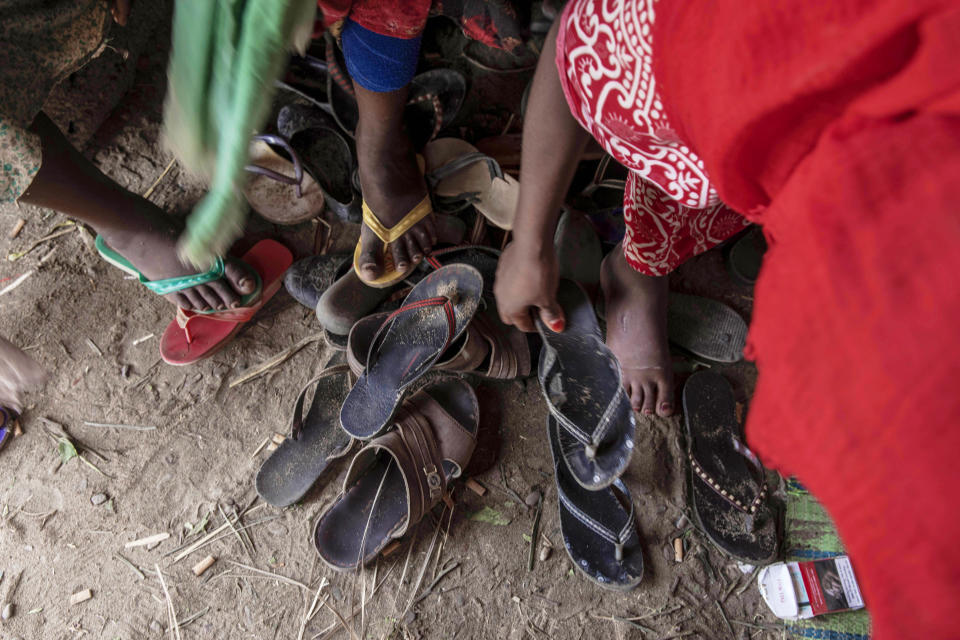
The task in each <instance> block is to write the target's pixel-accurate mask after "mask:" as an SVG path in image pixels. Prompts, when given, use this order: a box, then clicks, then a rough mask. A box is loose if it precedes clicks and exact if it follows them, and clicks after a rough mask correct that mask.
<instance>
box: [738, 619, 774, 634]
mask: <svg viewBox="0 0 960 640" xmlns="http://www.w3.org/2000/svg"><path fill="white" fill-rule="evenodd" d="M730 622H732V623H733V624H736V625H740V626H741V627H749V628H751V629H763V630H764V631H780V627H775V626H773V625H772V624H754V623H752V622H744V621H743V620H732V619H731V620H730Z"/></svg>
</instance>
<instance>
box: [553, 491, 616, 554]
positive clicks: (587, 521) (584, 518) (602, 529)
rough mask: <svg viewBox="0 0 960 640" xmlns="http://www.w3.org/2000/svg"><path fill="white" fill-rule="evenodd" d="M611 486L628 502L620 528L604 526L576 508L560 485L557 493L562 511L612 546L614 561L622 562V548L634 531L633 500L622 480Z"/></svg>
mask: <svg viewBox="0 0 960 640" xmlns="http://www.w3.org/2000/svg"><path fill="white" fill-rule="evenodd" d="M613 486H614V487H616V488H617V489H618V490H619V491H620V492H621V493H623V495H624V497H625V498H626V499H627V501H629V502H630V511H629V512H626V514H627V517H626V519H625V520H624V521H623V523H622V525H620V526H618V524H617V523H606V524H605V523H603V522H600V521H599V520H597V519H595V518H592V517H591V516H590V514H588V513H587V512H586V511H584V510H583V509H582V508H580V507H579V506H577V504H576V503H575V502H574V501H573V500H571V499H570V497H569V496H567V494H566V493H565V492H564V490H563V488H562V486H561V485H560V484H558V485H557V493H558V495H559V497H560V504H562V505H563V507H564V509H566V510H567V511H569V512H570V514H571V515H572V516H573V517H575V518H576V519H577V520H579V521H580V522H581V523H583V525H584V526H586V527H587V528H589V529H590V530H591V531H593V532H594V533H596V534H597V535H598V536H600V537H601V538H603V539H604V540H606V541H607V542H609V543H610V544H612V545H613V547H614V550H615V553H616V559H617V561H618V562H619V561H621V560H623V547H624V545H625V544H626V543H627V541H628V540H629V539H630V534H631V533H632V532H633V529H634V513H633V498H632V497H631V496H630V490H629V489H627V485H625V484H624V483H623V481H622V480H619V479H618V480H616V481H615V482H614V483H613Z"/></svg>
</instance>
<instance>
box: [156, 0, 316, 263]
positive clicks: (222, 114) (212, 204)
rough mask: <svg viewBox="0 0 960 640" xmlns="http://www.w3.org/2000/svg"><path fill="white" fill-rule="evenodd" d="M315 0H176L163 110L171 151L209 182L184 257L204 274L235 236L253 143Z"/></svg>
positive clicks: (304, 34) (302, 41) (304, 35)
mask: <svg viewBox="0 0 960 640" xmlns="http://www.w3.org/2000/svg"><path fill="white" fill-rule="evenodd" d="M315 12H316V1H315V0H203V1H202V2H197V1H196V0H177V2H176V7H175V10H174V15H173V52H172V54H171V58H170V70H169V74H168V81H169V90H168V92H167V102H166V105H165V111H164V127H165V133H166V139H167V143H168V144H169V146H170V148H171V149H172V150H173V152H174V154H175V155H176V156H177V158H178V160H179V161H180V162H181V163H182V164H183V166H184V167H185V168H186V169H187V170H188V171H191V172H194V173H197V174H200V175H202V176H204V177H205V178H207V179H208V180H209V181H210V190H209V192H208V193H207V195H206V196H205V197H204V198H203V200H201V201H200V203H199V204H198V205H197V206H196V208H195V209H194V210H193V212H192V213H191V214H190V217H189V218H188V220H187V228H186V231H185V232H184V234H183V236H182V237H181V238H180V245H179V251H180V257H181V258H182V259H184V260H186V261H188V262H190V263H192V264H194V265H195V266H197V267H199V268H206V267H208V266H209V265H210V264H211V262H212V261H213V260H214V259H215V258H216V256H217V255H220V254H222V253H223V252H224V251H226V250H227V249H228V248H229V246H230V244H231V243H232V242H233V241H234V240H235V239H236V238H237V236H238V235H240V233H241V231H242V228H243V223H244V220H245V218H246V212H247V206H246V202H245V201H244V199H243V195H242V187H243V180H244V166H245V165H246V164H247V156H248V148H249V143H250V138H251V136H252V135H253V134H254V133H255V132H256V131H257V130H259V129H260V128H261V127H262V125H263V121H264V119H265V118H266V115H267V112H268V110H269V108H270V101H271V100H272V98H273V92H274V81H275V80H276V79H277V77H278V76H279V75H280V73H281V72H282V71H283V68H284V65H285V63H286V60H287V52H288V51H289V50H291V49H294V48H297V49H300V50H302V49H303V48H304V46H305V45H306V42H307V40H308V38H309V36H310V32H311V30H312V28H313V19H314V15H315Z"/></svg>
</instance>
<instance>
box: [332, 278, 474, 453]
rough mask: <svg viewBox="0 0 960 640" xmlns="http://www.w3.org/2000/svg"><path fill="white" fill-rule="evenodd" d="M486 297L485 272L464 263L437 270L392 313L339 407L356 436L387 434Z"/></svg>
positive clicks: (346, 427) (346, 426) (343, 422)
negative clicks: (404, 402)
mask: <svg viewBox="0 0 960 640" xmlns="http://www.w3.org/2000/svg"><path fill="white" fill-rule="evenodd" d="M482 295H483V276H481V275H480V272H479V271H477V270H476V269H475V268H473V267H471V266H469V265H465V264H451V265H447V266H445V267H441V268H440V269H437V270H436V271H435V272H433V273H431V274H430V275H428V276H427V277H426V278H424V279H423V280H421V281H420V282H419V283H417V285H416V286H415V287H414V288H413V289H412V290H411V291H410V293H409V294H408V295H407V297H406V299H405V300H404V301H403V304H401V306H400V308H399V309H397V310H396V311H394V312H392V313H391V314H390V315H389V316H387V319H386V321H385V322H384V323H383V324H382V325H381V326H380V328H379V329H378V331H377V333H376V335H375V336H374V338H373V340H372V341H371V343H370V350H369V352H368V354H367V357H366V368H365V370H364V373H363V375H362V376H360V378H359V379H358V380H357V382H356V384H355V385H354V387H353V389H352V390H351V391H350V394H349V395H348V396H347V399H346V400H345V401H344V403H343V407H342V408H341V410H340V424H341V425H342V426H343V428H344V430H346V432H347V433H349V434H350V435H351V436H353V437H354V438H357V439H360V440H367V439H369V438H372V437H374V436H377V435H379V434H380V433H382V432H383V431H384V430H385V429H386V428H387V427H388V426H389V424H390V417H391V416H392V415H393V412H394V410H395V409H396V407H397V406H398V405H399V403H400V400H401V399H402V397H403V394H404V391H405V390H406V389H407V387H409V386H410V385H411V384H412V383H413V382H414V381H416V380H417V379H418V378H420V377H421V376H423V375H424V374H425V373H426V372H427V371H429V370H430V368H431V367H432V366H433V364H434V363H435V362H436V361H437V359H438V358H439V357H440V356H441V354H443V352H444V351H445V350H446V348H447V347H448V346H450V345H451V344H453V342H454V341H455V340H456V339H457V338H458V337H459V336H460V334H461V333H463V331H464V330H466V328H467V325H468V324H469V323H470V320H471V319H472V318H473V315H474V313H476V311H477V308H478V307H479V305H480V298H481V296H482Z"/></svg>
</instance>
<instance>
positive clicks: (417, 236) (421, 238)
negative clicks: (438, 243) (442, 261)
mask: <svg viewBox="0 0 960 640" xmlns="http://www.w3.org/2000/svg"><path fill="white" fill-rule="evenodd" d="M425 222H426V220H424V221H423V222H421V223H420V224H418V225H417V226H415V227H414V228H413V229H411V230H410V234H409V235H411V236H412V237H413V240H414V242H415V243H416V244H417V246H418V247H419V248H420V251H422V252H423V253H424V254H425V255H427V254H429V253H430V250H431V249H433V245H434V242H435V240H434V239H433V238H431V236H430V233H429V232H428V231H427V228H426V225H425V224H424V223H425Z"/></svg>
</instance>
